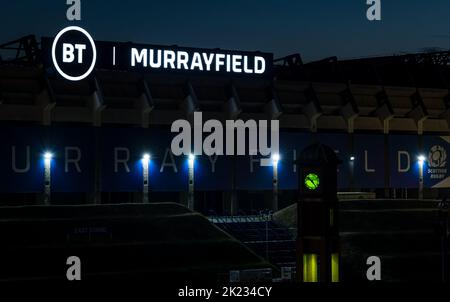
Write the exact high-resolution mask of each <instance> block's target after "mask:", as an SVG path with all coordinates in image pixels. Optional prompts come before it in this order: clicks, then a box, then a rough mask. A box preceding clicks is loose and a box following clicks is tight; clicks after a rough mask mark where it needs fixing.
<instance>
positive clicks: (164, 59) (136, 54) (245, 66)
mask: <svg viewBox="0 0 450 302" xmlns="http://www.w3.org/2000/svg"><path fill="white" fill-rule="evenodd" d="M130 64H131V67H136V66H140V67H145V68H148V67H149V68H154V69H159V68H163V69H175V70H199V71H216V72H233V73H245V74H263V73H264V72H265V71H266V60H265V59H264V58H263V57H261V56H249V55H240V54H233V55H230V54H227V55H225V54H223V53H206V52H193V53H188V52H186V51H174V50H161V49H146V48H142V49H138V48H136V47H133V48H131V53H130Z"/></svg>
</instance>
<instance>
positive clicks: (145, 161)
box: [142, 153, 151, 165]
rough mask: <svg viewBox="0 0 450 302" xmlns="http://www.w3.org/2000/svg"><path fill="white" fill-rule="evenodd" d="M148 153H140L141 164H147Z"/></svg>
mask: <svg viewBox="0 0 450 302" xmlns="http://www.w3.org/2000/svg"><path fill="white" fill-rule="evenodd" d="M150 158H151V157H150V154H148V153H144V155H142V163H143V164H145V165H146V164H148V162H149V161H150Z"/></svg>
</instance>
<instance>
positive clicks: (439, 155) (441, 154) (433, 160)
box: [428, 145, 447, 168]
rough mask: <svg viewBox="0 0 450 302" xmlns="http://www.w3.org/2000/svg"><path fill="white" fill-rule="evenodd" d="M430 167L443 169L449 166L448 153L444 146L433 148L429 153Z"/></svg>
mask: <svg viewBox="0 0 450 302" xmlns="http://www.w3.org/2000/svg"><path fill="white" fill-rule="evenodd" d="M428 165H429V166H430V167H432V168H443V167H445V166H446V165H447V152H446V151H445V149H444V148H443V147H442V146H438V145H435V146H433V147H431V149H430V152H429V153H428Z"/></svg>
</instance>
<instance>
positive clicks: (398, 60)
mask: <svg viewBox="0 0 450 302" xmlns="http://www.w3.org/2000/svg"><path fill="white" fill-rule="evenodd" d="M47 42H48V41H47ZM47 42H45V39H43V40H42V45H40V43H37V41H36V39H35V37H34V36H27V37H24V38H22V39H19V40H17V41H12V42H10V43H6V44H3V45H1V46H0V48H1V51H2V52H1V54H2V57H3V59H2V60H1V61H0V120H1V121H2V126H1V128H0V133H1V137H2V146H1V148H0V167H1V170H2V171H3V172H2V175H1V176H0V177H1V182H0V192H1V194H0V196H1V197H0V199H1V202H2V204H8V205H14V204H34V203H42V202H43V201H44V200H45V198H44V195H45V188H46V186H47V185H48V184H47V179H46V177H45V175H46V163H45V158H44V153H45V152H51V153H52V154H53V155H54V156H53V158H52V159H51V167H50V175H51V187H50V190H51V202H52V203H63V204H64V203H114V202H141V201H143V200H144V198H143V195H144V194H146V193H145V192H146V191H145V190H144V188H145V187H146V188H147V189H148V192H149V193H148V199H149V200H150V201H151V202H160V201H174V202H182V203H186V204H188V200H189V192H190V190H193V194H194V195H193V200H194V206H193V207H194V208H195V209H196V210H199V211H201V212H203V213H207V214H208V213H218V214H224V213H229V214H236V213H238V212H246V213H251V212H254V211H258V210H262V209H272V210H277V209H278V208H282V207H284V206H286V205H289V204H292V203H294V202H295V201H296V198H297V197H296V191H297V173H298V171H297V167H296V166H295V164H294V161H295V159H296V157H297V154H299V152H300V151H301V150H302V149H303V148H305V147H306V146H308V145H309V144H311V143H314V142H317V141H319V142H322V143H325V144H327V145H329V146H331V147H333V148H334V150H335V152H337V153H338V156H339V158H340V159H341V160H342V161H343V163H342V164H341V166H340V168H339V175H338V182H339V187H340V190H342V191H374V192H376V193H377V194H380V195H384V196H391V197H392V196H395V195H400V194H401V195H402V196H403V197H405V194H410V196H412V195H417V194H418V191H419V187H420V186H421V185H423V187H424V188H425V194H427V195H429V196H430V197H437V195H438V194H439V193H440V192H441V191H443V190H447V189H448V188H449V187H450V173H449V171H448V167H447V165H448V164H447V162H448V161H447V154H448V152H450V135H449V125H450V124H449V123H450V95H449V88H450V68H449V63H450V59H449V53H448V52H439V53H427V54H411V55H399V56H390V57H375V58H364V59H354V60H344V61H341V60H338V59H337V58H335V57H332V58H326V59H323V60H320V61H315V62H310V63H303V62H302V60H301V57H300V55H292V56H288V57H285V58H281V59H277V60H273V67H272V62H271V61H270V62H269V63H270V64H268V65H266V66H265V67H268V71H267V73H261V72H260V74H251V73H250V74H246V75H242V74H235V73H232V72H231V73H227V71H236V70H239V69H233V66H232V65H230V67H229V68H230V69H229V70H228V67H227V64H228V63H226V62H227V57H228V56H229V60H231V61H229V62H231V63H230V64H233V63H232V62H233V60H235V59H233V58H235V57H232V56H233V55H234V56H236V53H238V52H227V51H221V50H210V53H211V52H214V53H223V56H224V57H223V59H224V60H223V64H224V65H220V66H219V65H217V66H218V67H219V69H218V70H216V71H217V72H215V73H207V72H200V71H199V70H192V68H191V67H192V64H191V65H187V63H186V65H185V64H181V65H180V66H181V67H183V66H186V67H189V66H190V67H189V68H187V69H190V70H189V71H188V70H173V71H171V70H165V71H164V72H148V71H147V70H144V69H145V68H144V67H145V66H141V67H142V68H140V69H137V70H129V69H124V68H117V67H116V66H110V65H107V64H106V65H105V64H103V63H102V61H98V62H99V63H98V64H96V67H95V68H94V70H93V71H92V73H91V74H90V75H89V77H86V78H84V79H82V80H80V81H76V82H74V81H68V80H67V79H64V78H63V77H61V76H60V75H59V74H58V72H57V71H56V70H55V68H54V67H52V66H51V64H48V57H49V55H50V53H49V52H48V51H47V49H48V47H45V44H46V43H47ZM96 44H97V43H96ZM98 45H99V47H98V51H101V49H103V48H105V47H111V46H113V45H119V44H117V43H113V42H101V43H99V44H98ZM127 45H128V46H129V44H127V43H122V44H120V47H125V46H127ZM141 46H142V48H141V50H140V51H138V50H137V51H136V52H135V63H136V62H140V63H141V64H144V63H145V62H144V55H145V53H144V54H143V52H142V51H143V50H142V49H145V50H149V51H148V52H147V54H149V53H150V49H151V47H152V46H145V45H141ZM166 48H167V47H166ZM166 48H165V47H161V48H159V49H166ZM175 48H176V49H178V52H176V54H177V55H176V58H178V59H180V58H181V59H184V57H183V55H181V56H180V55H179V54H180V52H182V51H184V50H183V49H179V48H177V47H175ZM114 49H115V48H114ZM118 49H119V48H118ZM155 49H156V48H155ZM11 51H12V53H13V56H11ZM202 51H203V52H202ZM174 53H175V52H174ZM198 54H199V55H198V56H199V58H204V59H206V60H205V62H208V60H209V58H212V57H208V52H206V50H199V51H198ZM204 54H206V55H204ZM141 55H142V56H141ZM245 55H247V56H253V57H252V59H250V57H247V59H246V60H245V62H246V63H245V64H249V62H255V63H254V64H255V66H250V65H248V66H247V67H246V70H247V71H250V70H252V71H255V70H259V71H261V70H262V69H261V68H262V67H261V66H262V65H258V66H257V62H260V59H258V58H262V57H264V58H265V60H266V63H267V62H268V61H267V60H272V58H271V56H270V55H269V54H262V53H259V52H255V53H245ZM237 56H239V54H237ZM242 57H245V56H244V55H243V56H242ZM114 58H115V57H114ZM117 58H120V55H119V54H118V56H117ZM168 59H169V61H170V60H171V59H173V58H172V57H171V55H170V54H169V55H166V56H165V58H162V59H161V60H166V61H167V60H168ZM114 60H115V59H114ZM149 60H150V61H151V58H149ZM252 60H253V61H252ZM114 62H116V61H114ZM190 62H191V61H190ZM219 62H220V61H219ZM236 62H237V61H236ZM147 63H148V62H147ZM191 63H192V62H191ZM162 64H163V65H164V63H162ZM170 64H171V63H170V62H169V63H167V66H170ZM173 64H174V66H178V64H177V63H176V61H173ZM258 64H259V63H258ZM205 66H206V65H205ZM211 66H213V65H212V63H211ZM119 67H120V66H119ZM205 68H206V67H205ZM220 68H222V69H220ZM181 69H183V68H181ZM197 111H201V112H202V113H203V117H204V119H217V120H226V119H242V120H247V119H254V120H261V119H264V120H271V119H278V120H279V123H280V156H281V160H280V161H279V162H278V164H277V165H273V166H261V164H260V158H258V157H252V156H219V157H215V156H212V157H208V156H198V157H196V158H195V162H194V163H193V171H191V170H190V168H191V167H190V164H189V159H188V158H187V157H185V156H178V157H177V156H173V155H172V154H171V152H170V141H171V138H172V137H173V134H172V133H170V125H171V124H172V122H173V121H175V120H177V119H187V120H192V118H193V114H194V112H197ZM146 153H148V154H150V155H151V160H150V162H149V167H148V171H147V172H148V183H147V182H146V181H145V179H144V174H145V173H144V168H143V164H142V156H143V154H146ZM419 156H423V157H424V158H423V159H422V160H418V157H419ZM421 168H423V170H422V173H423V182H421V181H420V178H421V177H420V173H421V172H420V171H421ZM191 173H193V175H191Z"/></svg>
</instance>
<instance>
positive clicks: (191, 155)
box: [189, 154, 195, 162]
mask: <svg viewBox="0 0 450 302" xmlns="http://www.w3.org/2000/svg"><path fill="white" fill-rule="evenodd" d="M194 160H195V155H194V154H189V161H192V162H193V161H194Z"/></svg>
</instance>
